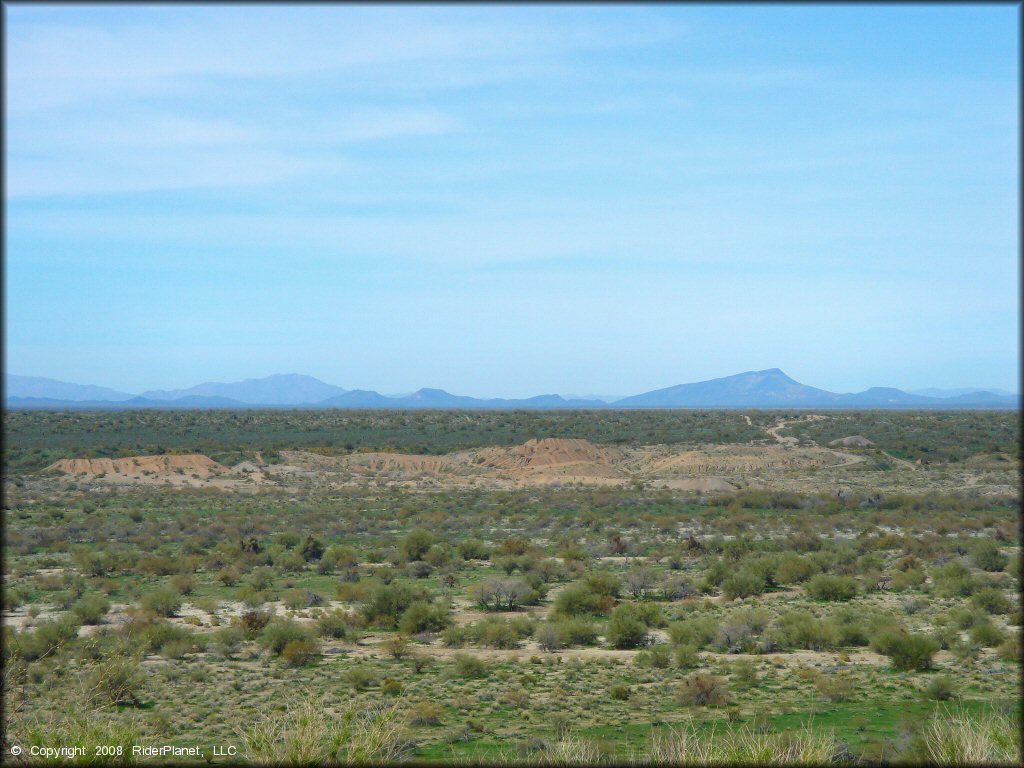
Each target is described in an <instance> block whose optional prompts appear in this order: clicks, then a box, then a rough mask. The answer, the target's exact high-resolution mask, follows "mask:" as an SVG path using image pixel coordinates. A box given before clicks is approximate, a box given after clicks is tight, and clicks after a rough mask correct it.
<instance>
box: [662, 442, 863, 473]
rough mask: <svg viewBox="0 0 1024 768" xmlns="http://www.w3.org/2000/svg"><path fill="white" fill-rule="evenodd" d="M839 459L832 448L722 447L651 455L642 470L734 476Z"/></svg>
mask: <svg viewBox="0 0 1024 768" xmlns="http://www.w3.org/2000/svg"><path fill="white" fill-rule="evenodd" d="M842 462H843V457H841V456H839V455H837V454H836V453H835V452H834V451H828V450H824V449H821V448H802V449H789V448H784V447H781V446H774V445H773V446H764V447H751V446H736V447H733V446H722V447H718V446H716V447H714V448H709V449H708V450H703V451H683V452H681V453H675V454H670V455H668V456H663V457H660V458H652V460H651V461H650V462H649V464H648V466H646V467H645V468H644V469H646V470H647V471H648V472H652V473H655V474H659V475H735V474H745V473H750V472H760V471H762V470H766V469H802V468H811V467H829V466H834V465H836V464H840V463H842Z"/></svg>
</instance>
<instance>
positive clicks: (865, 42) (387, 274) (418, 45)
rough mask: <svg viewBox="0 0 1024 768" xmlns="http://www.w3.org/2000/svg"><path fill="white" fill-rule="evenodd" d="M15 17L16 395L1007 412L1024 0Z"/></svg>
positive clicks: (33, 10)
mask: <svg viewBox="0 0 1024 768" xmlns="http://www.w3.org/2000/svg"><path fill="white" fill-rule="evenodd" d="M4 10H5V13H6V16H7V40H6V41H5V43H6V51H7V73H6V82H5V86H6V88H5V90H6V99H7V104H6V108H7V113H6V114H7V119H6V125H5V130H6V132H7V156H6V158H5V159H6V168H7V190H6V202H5V205H6V214H7V215H6V233H5V234H6V264H5V272H6V289H5V290H6V296H5V299H6V301H5V308H6V336H7V338H6V345H5V354H6V360H5V365H6V370H8V371H10V372H12V373H20V374H25V375H40V376H49V377H53V378H58V379H62V380H66V381H75V382H79V383H91V384H100V385H104V386H110V387H115V388H118V389H124V390H128V391H141V390H144V389H148V388H157V387H161V388H163V387H167V388H173V387H183V386H189V385H192V384H195V383H198V382H200V381H210V380H215V381H231V380H237V379H242V378H248V377H257V376H264V375H268V374H270V373H278V372H280V373H285V372H301V373H309V374H312V375H314V376H318V377H319V378H322V379H324V380H326V381H329V382H331V383H334V384H338V385H340V386H343V387H347V388H367V389H376V390H379V391H382V392H405V391H411V390H413V389H416V388H418V387H421V386H435V387H442V388H444V389H448V390H450V391H454V392H458V393H460V394H470V395H478V396H480V395H490V396H506V397H514V396H526V395H533V394H537V393H541V392H563V393H565V392H572V393H603V394H631V393H636V392H641V391H646V390H650V389H654V388H659V387H664V386H669V385H672V384H677V383H682V382H688V381H696V380H701V379H707V378H713V377H717V376H724V375H729V374H732V373H737V372H740V371H744V370H755V369H763V368H771V367H780V368H782V369H783V370H785V371H786V372H787V373H789V374H790V375H791V376H793V377H794V378H796V379H798V380H800V381H803V382H805V383H808V384H812V385H814V386H819V387H824V388H827V389H831V390H835V391H855V390H859V389H863V388H866V387H868V386H873V385H886V386H898V387H904V388H917V387H927V386H939V387H955V386H992V387H1003V388H1006V389H1010V390H1013V391H1016V390H1017V389H1018V386H1017V377H1018V362H1019V361H1018V352H1017V348H1018V297H1017V289H1018V235H1019V233H1018V222H1017V213H1016V211H1017V206H1018V178H1017V169H1018V167H1019V153H1018V144H1017V136H1018V131H1019V124H1018V123H1019V118H1018V111H1019V105H1018V96H1017V92H1018V87H1019V82H1018V80H1019V78H1018V72H1017V56H1018V46H1019V40H1018V35H1017V29H1018V9H1017V8H1015V7H1012V6H1005V5H1004V6H980V5H969V6H962V7H950V6H908V7H896V6H886V5H879V6H867V7H853V6H794V7H785V6H776V5H768V6H750V7H735V6H693V5H681V6H646V7H630V8H626V7H606V6H587V5H581V6H565V7H551V6H543V7H530V6H495V5H485V6H478V7H468V8H456V7H444V6H437V7H414V6H393V7H385V6H366V7H358V6H351V7H346V6H308V7H298V6H292V7H286V6H268V7H263V6H258V7H240V6H223V7H196V6H192V7H188V6H186V7H163V6H137V7H110V6H96V7H87V6H53V7H41V8H37V7H25V6H7V7H5V9H4Z"/></svg>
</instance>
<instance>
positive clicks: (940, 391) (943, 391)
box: [5, 371, 1020, 402]
mask: <svg viewBox="0 0 1024 768" xmlns="http://www.w3.org/2000/svg"><path fill="white" fill-rule="evenodd" d="M745 373H758V371H736V372H734V373H732V374H722V375H721V376H713V377H712V378H711V380H717V379H724V378H729V377H731V376H737V375H740V374H745ZM783 373H784V374H785V375H786V376H789V374H788V373H787V372H786V371H783ZM5 375H7V376H25V377H26V378H46V379H49V378H51V377H32V376H30V375H26V374H22V373H17V372H13V371H8V372H6V374H5ZM274 376H285V377H290V376H300V377H306V376H310V374H305V373H301V372H298V371H287V372H278V373H274V374H270V375H269V376H261V377H255V376H246V377H244V378H242V379H238V380H232V381H213V380H203V381H195V382H193V383H192V384H191V385H187V386H185V387H153V388H150V389H148V390H130V389H127V388H125V387H119V386H116V385H108V384H98V383H97V382H91V381H67V380H64V379H53V380H54V381H57V382H60V383H62V384H74V385H81V386H100V387H103V388H106V389H111V390H115V391H119V392H122V393H124V394H130V395H136V396H139V395H146V394H147V393H150V392H165V393H166V392H175V391H179V390H187V389H191V388H193V387H197V386H202V385H207V384H239V383H244V382H248V381H262V380H265V379H267V378H270V377H274ZM312 378H314V379H316V380H318V381H319V382H321V383H322V384H328V385H332V386H336V387H340V388H342V389H346V390H350V391H351V390H352V389H354V388H352V387H346V386H345V385H344V383H342V382H337V381H330V380H325V379H322V378H320V377H317V376H312ZM790 378H794V377H790ZM794 380H795V381H798V382H799V383H800V384H803V385H806V386H812V387H813V386H815V385H814V382H808V381H801V380H800V379H799V378H794ZM694 383H700V382H691V381H678V382H674V383H673V384H666V385H658V386H652V387H649V388H648V389H647V390H645V391H655V390H658V389H663V388H667V387H671V386H675V385H678V384H694ZM873 386H876V387H877V386H881V387H886V386H892V385H887V384H876V385H873ZM819 388H820V387H819ZM895 388H896V389H901V390H903V391H904V392H907V393H908V394H921V395H925V396H930V397H951V396H955V395H959V394H970V393H972V392H985V391H988V392H992V393H995V394H1002V395H1007V394H1012V395H1016V394H1018V390H1019V389H1020V388H1019V387H1016V388H1014V389H1012V390H1005V389H1003V388H1002V387H989V386H983V385H979V386H966V387H949V388H946V387H925V388H922V389H918V390H914V389H909V388H905V387H898V386H896V387H895ZM358 389H363V388H361V387H360V388H358ZM371 389H373V390H374V391H377V392H378V393H379V394H382V395H384V396H385V397H393V398H398V397H405V396H407V395H411V394H414V393H415V392H417V391H420V390H423V389H443V390H444V391H447V392H448V393H449V394H453V395H464V396H468V397H476V398H490V397H495V395H492V394H490V393H488V392H465V391H462V390H460V389H458V388H455V389H445V388H443V387H431V386H430V385H424V386H422V387H417V388H416V389H414V390H407V391H405V392H380V390H379V389H374V388H371ZM865 389H867V388H866V387H865ZM835 392H836V393H837V394H853V393H854V390H852V389H839V390H835ZM550 394H557V395H561V396H562V397H564V398H567V399H576V400H596V399H601V400H605V401H607V402H614V401H615V400H620V399H623V398H626V397H631V396H633V395H637V394H642V393H641V392H639V391H638V392H630V393H619V394H610V393H607V392H602V393H584V394H581V393H579V392H576V391H572V392H570V391H568V390H565V391H557V392H555V391H552V392H528V393H520V394H516V395H513V396H512V398H513V399H514V398H526V397H534V396H538V395H550Z"/></svg>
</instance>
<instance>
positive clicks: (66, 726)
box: [6, 707, 141, 765]
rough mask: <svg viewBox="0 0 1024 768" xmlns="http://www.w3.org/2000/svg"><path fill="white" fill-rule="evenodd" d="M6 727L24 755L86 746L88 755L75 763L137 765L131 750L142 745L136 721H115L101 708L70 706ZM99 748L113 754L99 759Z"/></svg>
mask: <svg viewBox="0 0 1024 768" xmlns="http://www.w3.org/2000/svg"><path fill="white" fill-rule="evenodd" d="M7 725H8V728H7V732H6V735H7V737H8V739H9V743H11V744H17V745H19V746H20V747H21V748H22V749H23V750H25V752H29V750H30V749H31V748H32V747H55V748H56V747H61V746H65V745H74V746H80V747H84V748H85V756H84V757H83V758H80V759H79V760H77V761H76V764H88V763H103V764H107V765H128V764H132V763H135V762H137V760H136V758H135V756H134V755H133V754H132V747H134V746H135V745H137V744H139V743H141V736H140V734H139V728H138V726H137V724H136V722H135V720H134V719H128V720H126V719H124V718H120V717H119V718H117V719H112V718H110V717H107V716H104V713H103V712H102V711H100V710H98V709H97V710H80V709H77V708H74V707H70V708H68V710H67V711H65V712H62V713H60V714H56V713H53V712H49V713H47V715H46V716H36V717H34V718H32V719H27V720H26V719H22V718H21V717H18V716H15V717H13V718H11V720H10V721H9V722H8V724H7ZM97 747H106V748H108V749H110V751H111V752H112V753H113V754H111V755H110V756H105V757H96V752H97ZM118 748H120V750H118ZM118 751H119V752H120V754H118ZM32 762H34V763H36V762H53V763H60V762H61V760H59V759H54V760H52V761H48V760H46V759H45V758H34V759H33V761H32Z"/></svg>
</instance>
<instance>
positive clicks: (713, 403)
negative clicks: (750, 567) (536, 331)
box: [4, 368, 1020, 410]
mask: <svg viewBox="0 0 1024 768" xmlns="http://www.w3.org/2000/svg"><path fill="white" fill-rule="evenodd" d="M5 385H6V386H5V393H4V404H5V405H6V407H8V408H39V409H47V408H49V409H69V408H92V409H125V408H189V409H196V408H257V407H261V408H393V409H429V408H438V409H442V408H443V409H467V410H469V409H491V410H494V409H513V408H530V409H559V408H561V409H565V408H592V409H607V408H816V409H826V408H905V409H914V408H938V409H951V408H985V409H993V408H995V409H1017V408H1019V407H1020V396H1019V395H1014V394H1011V393H1007V392H1005V391H1004V390H985V389H976V390H975V389H969V388H968V389H956V390H936V389H929V390H919V391H917V392H904V391H903V390H899V389H893V388H891V387H872V388H871V389H867V390H864V391H863V392H856V393H848V394H840V393H836V392H829V391H827V390H824V389H817V388H816V387H809V386H807V385H805V384H801V383H800V382H798V381H795V380H793V379H791V378H790V377H789V376H787V375H786V374H785V373H783V372H782V371H781V370H779V369H778V368H771V369H769V370H766V371H748V372H746V373H739V374H736V375H735V376H726V377H724V378H720V379H711V380H709V381H699V382H696V383H693V384H678V385H676V386H673V387H666V388H665V389H656V390H653V391H651V392H645V393H643V394H640V395H633V396H630V397H623V398H619V399H615V400H611V401H609V400H607V399H604V398H600V397H596V396H595V397H586V398H583V397H562V396H561V395H537V396H536V397H530V398H525V399H503V398H476V397H467V396H465V395H453V394H450V393H448V392H445V391H444V390H443V389H420V390H418V391H416V392H413V393H412V394H409V395H399V396H391V397H389V396H386V395H382V394H380V393H379V392H374V391H371V390H364V389H351V390H347V389H343V388H341V387H337V386H334V385H332V384H327V383H325V382H323V381H320V380H319V379H316V378H313V377H312V376H303V375H299V374H276V375H274V376H268V377H266V378H264V379H246V380H245V381H237V382H233V383H215V382H208V383H205V384H198V385H196V386H194V387H190V388H188V389H173V390H150V391H148V392H143V393H142V394H141V395H132V394H129V393H127V392H118V391H117V390H114V389H107V388H106V387H96V386H92V385H83V384H70V383H67V382H63V381H56V380H55V379H44V378H40V377H36V376H15V375H14V374H7V376H6V380H5ZM925 392H928V393H935V394H924V393H925ZM938 393H942V394H938Z"/></svg>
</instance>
